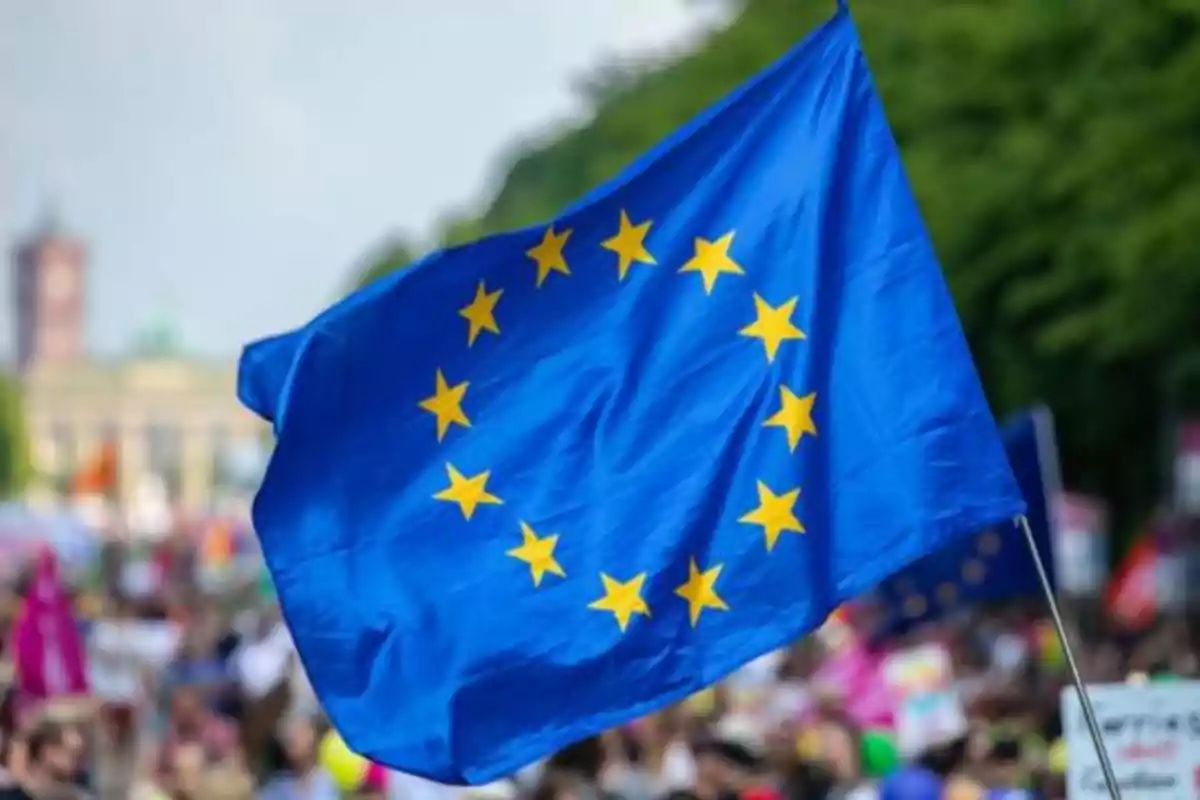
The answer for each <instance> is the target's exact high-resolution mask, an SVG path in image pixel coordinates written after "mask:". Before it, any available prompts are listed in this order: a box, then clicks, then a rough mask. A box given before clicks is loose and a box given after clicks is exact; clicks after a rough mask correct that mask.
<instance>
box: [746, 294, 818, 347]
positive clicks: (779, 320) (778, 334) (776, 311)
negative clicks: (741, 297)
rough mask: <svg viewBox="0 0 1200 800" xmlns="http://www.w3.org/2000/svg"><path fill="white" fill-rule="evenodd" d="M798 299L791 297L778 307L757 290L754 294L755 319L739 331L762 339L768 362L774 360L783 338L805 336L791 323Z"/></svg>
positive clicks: (800, 337) (801, 337)
mask: <svg viewBox="0 0 1200 800" xmlns="http://www.w3.org/2000/svg"><path fill="white" fill-rule="evenodd" d="M799 299H800V298H799V297H793V298H792V299H791V300H788V301H787V302H786V303H784V304H783V305H781V306H779V307H778V308H772V307H771V306H770V305H768V304H767V301H766V300H763V299H762V298H761V297H759V296H758V293H757V292H755V294H754V314H755V316H756V317H757V319H756V320H754V322H752V323H750V324H749V325H747V326H746V327H744V328H742V330H741V331H739V332H740V333H741V334H742V336H749V337H751V338H754V339H762V343H763V347H765V348H767V361H768V362H771V361H774V360H775V353H776V352H777V351H778V350H779V345H780V344H781V343H782V342H783V341H784V340H785V339H803V338H805V336H804V331H802V330H800V329H799V328H797V327H796V326H795V325H793V324H792V312H793V311H795V310H796V303H797V301H799Z"/></svg>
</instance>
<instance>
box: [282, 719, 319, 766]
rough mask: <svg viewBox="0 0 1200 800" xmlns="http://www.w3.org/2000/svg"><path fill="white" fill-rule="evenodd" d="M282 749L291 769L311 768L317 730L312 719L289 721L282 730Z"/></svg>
mask: <svg viewBox="0 0 1200 800" xmlns="http://www.w3.org/2000/svg"><path fill="white" fill-rule="evenodd" d="M283 749H284V753H285V754H286V755H287V760H288V763H289V764H290V765H291V767H292V768H293V769H295V770H297V771H298V772H305V771H307V770H309V769H311V768H312V766H313V765H314V764H315V763H316V760H317V730H316V727H315V726H314V725H313V723H312V721H311V720H309V719H306V718H301V719H295V720H292V721H291V722H289V723H288V724H287V725H286V726H285V729H284V732H283Z"/></svg>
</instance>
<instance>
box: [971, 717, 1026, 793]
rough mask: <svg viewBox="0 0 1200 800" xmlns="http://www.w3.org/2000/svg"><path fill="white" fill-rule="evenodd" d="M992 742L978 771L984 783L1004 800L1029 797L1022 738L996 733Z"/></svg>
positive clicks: (1006, 731)
mask: <svg viewBox="0 0 1200 800" xmlns="http://www.w3.org/2000/svg"><path fill="white" fill-rule="evenodd" d="M989 738H990V740H989V742H988V748H987V753H986V755H985V757H984V759H983V764H982V765H981V768H980V770H979V777H980V779H981V781H982V783H983V784H984V786H986V787H987V788H988V789H990V790H992V791H993V792H994V793H995V792H1002V793H1004V794H1003V795H1002V796H1004V797H1005V798H1008V799H1009V800H1018V799H1019V798H1024V797H1028V796H1029V795H1028V794H1027V793H1026V792H1025V791H1024V789H1025V788H1026V787H1028V785H1029V781H1030V774H1029V772H1028V770H1027V769H1026V765H1025V763H1024V759H1023V753H1022V750H1021V740H1020V738H1019V737H1018V736H1017V735H1016V734H1015V733H1014V732H1012V731H1008V730H998V731H995V732H993V733H992V735H991V736H990V737H989Z"/></svg>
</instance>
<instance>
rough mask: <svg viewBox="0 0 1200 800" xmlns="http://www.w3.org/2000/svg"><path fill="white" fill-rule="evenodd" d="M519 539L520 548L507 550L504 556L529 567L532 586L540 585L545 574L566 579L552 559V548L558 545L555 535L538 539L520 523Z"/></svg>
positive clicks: (558, 565)
mask: <svg viewBox="0 0 1200 800" xmlns="http://www.w3.org/2000/svg"><path fill="white" fill-rule="evenodd" d="M521 539H522V541H521V546H520V547H514V548H513V549H512V550H509V551H508V552H507V554H506V555H510V556H512V557H513V558H515V559H517V560H518V561H524V562H525V563H526V564H528V565H529V574H530V575H531V576H533V585H534V586H541V585H542V577H543V576H544V575H545V574H546V573H547V572H549V573H550V574H551V575H557V576H558V577H560V578H565V577H567V573H565V572H563V568H562V565H561V564H559V563H558V561H557V560H555V558H554V547H555V545H557V544H558V534H557V533H552V534H550V535H549V536H543V537H541V538H538V535H537V534H536V533H534V532H533V528H531V527H529V526H528V525H527V524H525V523H524V522H522V523H521Z"/></svg>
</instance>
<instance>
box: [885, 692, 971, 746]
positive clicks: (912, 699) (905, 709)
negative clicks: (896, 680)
mask: <svg viewBox="0 0 1200 800" xmlns="http://www.w3.org/2000/svg"><path fill="white" fill-rule="evenodd" d="M966 735H967V717H966V714H964V713H963V707H962V703H961V702H960V701H959V699H958V692H956V691H954V690H953V689H943V690H941V691H936V692H919V693H915V694H910V695H909V696H908V697H905V698H904V699H903V700H902V701H901V702H900V706H899V707H898V708H897V709H896V744H897V746H898V747H899V748H900V752H901V753H903V754H904V755H905V756H907V757H910V758H911V757H913V756H917V755H920V754H921V753H922V752H924V751H925V750H928V749H929V748H931V747H937V746H939V745H943V744H947V743H949V742H953V741H954V740H955V739H960V738H962V737H964V736H966Z"/></svg>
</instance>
